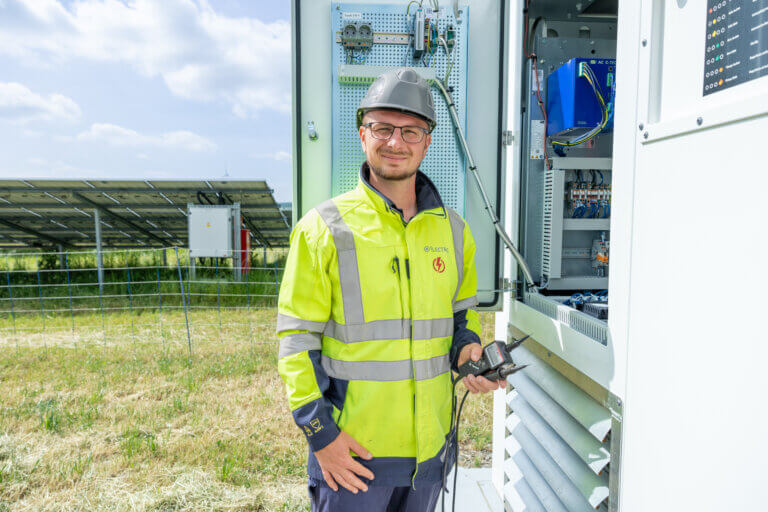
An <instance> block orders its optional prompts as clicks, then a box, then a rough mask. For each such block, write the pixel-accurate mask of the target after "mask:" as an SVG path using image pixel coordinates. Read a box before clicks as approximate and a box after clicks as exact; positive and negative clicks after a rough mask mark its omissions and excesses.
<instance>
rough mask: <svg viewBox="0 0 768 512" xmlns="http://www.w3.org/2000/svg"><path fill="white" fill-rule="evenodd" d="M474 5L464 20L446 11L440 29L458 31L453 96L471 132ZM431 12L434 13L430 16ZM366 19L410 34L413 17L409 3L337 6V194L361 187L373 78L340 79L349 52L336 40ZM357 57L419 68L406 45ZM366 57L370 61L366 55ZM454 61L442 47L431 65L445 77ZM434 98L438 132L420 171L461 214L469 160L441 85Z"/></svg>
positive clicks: (379, 47) (380, 27)
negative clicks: (365, 109)
mask: <svg viewBox="0 0 768 512" xmlns="http://www.w3.org/2000/svg"><path fill="white" fill-rule="evenodd" d="M468 10H469V8H468V7H463V13H462V16H461V20H460V21H461V23H458V22H457V21H456V19H455V18H454V16H453V12H452V11H451V10H450V9H441V10H440V12H439V16H438V18H437V28H438V33H440V34H442V33H443V32H444V31H445V28H446V27H447V26H448V25H453V27H454V28H455V29H456V39H455V46H454V48H453V51H452V53H453V58H454V64H453V68H452V71H451V76H450V78H449V80H448V85H449V86H450V87H452V88H453V91H452V95H453V99H454V102H455V103H456V108H457V109H458V111H459V115H460V116H461V123H462V127H463V128H464V129H465V130H466V120H465V114H464V112H465V110H466V109H465V105H466V69H467V55H466V48H467V45H466V40H465V37H466V27H467V26H468V25H467V24H468V19H469V18H468V16H469V13H468ZM427 15H428V16H430V14H427ZM347 20H348V21H364V22H367V23H370V24H371V27H372V29H373V32H374V33H381V32H387V33H407V32H410V25H411V23H412V20H413V13H412V12H411V15H410V16H406V14H405V4H404V5H402V6H400V5H392V4H381V5H371V4H349V3H344V4H339V3H332V4H331V27H332V34H330V35H329V37H331V38H332V41H333V43H332V44H333V51H332V52H331V56H332V57H331V58H332V62H331V67H332V69H333V77H332V79H333V85H332V94H333V135H332V137H333V144H332V146H333V153H332V159H333V161H332V171H331V180H332V187H331V188H332V194H333V195H334V196H335V195H337V194H341V193H343V192H346V191H348V190H351V189H352V188H354V187H355V186H356V185H357V176H358V172H359V170H360V165H361V164H362V162H363V161H364V160H365V154H364V153H363V151H362V149H361V147H360V139H359V137H358V134H357V128H356V126H355V112H356V111H357V106H358V105H359V104H360V100H362V99H363V96H364V95H365V92H366V90H367V89H368V85H369V84H370V79H361V80H349V79H348V77H345V78H344V80H342V81H341V82H340V80H339V66H340V65H343V64H345V63H346V62H347V58H346V53H345V51H344V48H343V47H342V45H341V44H339V43H337V42H336V34H337V32H338V31H339V30H341V27H342V26H343V25H342V24H343V22H345V21H347ZM355 56H356V57H357V59H358V60H360V62H357V63H359V64H365V65H366V66H403V65H407V66H418V67H423V66H424V64H422V63H420V62H414V61H413V59H412V57H411V47H410V46H408V45H404V44H374V45H373V47H372V48H371V49H370V50H368V51H367V52H366V53H364V54H363V53H361V52H360V51H356V52H355ZM363 56H364V59H365V60H364V62H362V58H363ZM447 64H448V61H447V59H446V56H445V52H444V51H443V49H442V48H438V50H437V51H436V52H435V53H434V55H433V56H432V57H431V62H430V67H432V68H433V69H434V70H435V73H436V76H438V77H443V76H444V75H445V69H446V66H447ZM353 69H354V63H353V64H352V65H346V66H345V74H349V73H353V71H352V70H353ZM432 96H433V98H434V102H435V110H436V111H437V127H436V128H435V130H434V131H433V132H432V143H431V145H430V147H429V151H428V152H427V156H426V158H425V159H424V161H423V162H422V164H421V167H420V169H421V170H422V171H423V172H424V173H426V174H427V176H429V178H430V179H431V180H432V181H433V182H434V183H435V185H436V186H437V188H438V190H439V191H440V195H441V196H442V198H443V202H444V203H445V205H446V206H449V207H451V208H453V209H455V210H456V211H458V212H459V213H460V214H462V215H463V214H464V183H465V162H464V156H463V155H462V153H461V151H460V149H459V147H458V144H457V140H456V136H455V134H454V130H453V126H452V124H451V119H450V117H449V114H448V109H447V107H446V104H445V101H444V100H443V98H442V95H441V94H440V91H439V90H438V89H437V88H436V87H434V86H433V87H432Z"/></svg>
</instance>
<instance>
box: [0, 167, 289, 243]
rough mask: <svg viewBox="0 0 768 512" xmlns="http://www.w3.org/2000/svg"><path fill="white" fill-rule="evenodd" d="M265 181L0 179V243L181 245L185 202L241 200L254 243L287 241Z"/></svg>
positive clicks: (282, 217) (285, 218)
mask: <svg viewBox="0 0 768 512" xmlns="http://www.w3.org/2000/svg"><path fill="white" fill-rule="evenodd" d="M272 192H273V191H272V189H270V188H269V187H268V186H267V183H266V181H166V180H163V181H156V180H136V181H130V180H126V181H111V180H108V181H102V180H0V247H5V248H11V247H14V248H22V247H57V246H58V245H61V246H62V248H64V249H75V248H88V247H95V245H96V234H95V224H94V210H95V209H99V211H100V219H101V239H102V247H105V248H106V247H111V248H142V247H147V248H149V247H169V246H181V247H186V246H187V239H188V234H187V204H188V203H193V204H234V203H240V211H241V214H242V218H243V228H245V229H249V230H250V231H251V233H252V236H253V239H252V241H251V246H252V247H259V246H266V247H285V246H287V245H288V237H289V234H290V229H291V226H290V211H287V210H284V209H283V208H281V206H280V205H279V204H278V203H277V202H276V201H275V198H274V196H273V195H272Z"/></svg>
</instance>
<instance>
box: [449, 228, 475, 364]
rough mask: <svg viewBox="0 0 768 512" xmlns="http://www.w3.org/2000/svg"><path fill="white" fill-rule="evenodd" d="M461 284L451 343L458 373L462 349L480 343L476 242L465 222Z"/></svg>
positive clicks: (455, 302) (453, 360)
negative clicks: (477, 307)
mask: <svg viewBox="0 0 768 512" xmlns="http://www.w3.org/2000/svg"><path fill="white" fill-rule="evenodd" d="M462 239H463V251H462V252H463V255H464V262H463V264H464V266H463V268H462V276H461V282H460V283H459V289H458V292H457V293H456V298H455V299H454V302H453V342H452V343H451V352H450V358H451V368H452V369H453V370H454V371H458V367H457V362H458V361H457V360H458V357H459V353H460V352H461V349H462V348H464V347H465V346H467V345H469V344H470V343H481V341H480V333H481V329H480V316H479V315H478V313H477V310H476V309H475V306H477V303H478V301H477V269H476V268H475V240H474V238H473V237H472V233H471V232H470V230H469V226H468V225H467V223H466V222H464V235H463V237H462Z"/></svg>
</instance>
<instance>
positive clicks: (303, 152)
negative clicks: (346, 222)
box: [292, 0, 506, 310]
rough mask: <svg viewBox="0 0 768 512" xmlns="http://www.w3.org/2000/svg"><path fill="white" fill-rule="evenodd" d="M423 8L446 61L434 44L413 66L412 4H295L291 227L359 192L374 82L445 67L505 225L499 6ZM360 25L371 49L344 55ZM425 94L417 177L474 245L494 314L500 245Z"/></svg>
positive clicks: (316, 0) (431, 75) (489, 0)
mask: <svg viewBox="0 0 768 512" xmlns="http://www.w3.org/2000/svg"><path fill="white" fill-rule="evenodd" d="M409 5H410V7H409ZM427 5H428V3H427V2H424V8H423V12H424V13H425V16H427V19H428V20H429V23H430V26H431V27H432V26H434V31H435V33H439V34H446V37H448V36H447V34H449V33H451V34H452V35H451V38H452V39H451V40H452V41H453V43H452V45H451V47H452V50H451V51H450V52H449V53H450V59H449V58H448V57H447V54H446V52H445V51H444V50H443V49H442V48H440V47H435V46H434V45H432V46H431V47H430V48H431V49H432V53H430V57H429V58H421V59H414V58H413V51H412V45H411V43H410V41H411V39H412V38H413V37H414V36H412V34H413V27H414V19H415V18H414V16H415V14H414V13H415V12H416V10H417V7H418V2H413V3H410V4H409V2H408V0H356V1H343V0H341V1H332V0H294V1H293V2H292V29H293V52H292V53H293V167H294V168H293V171H294V175H293V182H294V194H293V196H294V197H293V208H294V222H295V221H296V220H298V219H299V218H301V217H302V216H303V215H304V214H306V213H307V212H308V211H309V210H310V209H312V208H314V207H315V206H316V205H318V204H319V203H321V202H322V201H324V200H326V199H328V198H330V197H332V196H335V195H338V194H341V193H343V192H346V191H347V190H349V189H351V188H353V187H354V186H355V185H356V184H357V173H358V171H359V168H360V164H361V163H362V162H363V160H364V154H363V152H362V150H361V147H360V142H359V139H358V138H357V137H358V136H357V130H356V125H355V110H356V108H357V105H359V103H360V100H361V99H362V97H363V95H364V93H365V91H366V89H367V87H368V85H369V84H370V83H371V82H372V81H373V80H374V79H375V78H376V76H378V75H379V74H381V73H382V72H383V71H384V70H386V69H390V68H395V67H401V66H403V65H406V66H409V67H412V68H413V69H415V70H416V71H417V72H418V73H420V74H421V75H422V76H424V77H425V78H426V79H427V80H432V81H433V83H434V80H435V79H436V78H443V77H445V76H446V75H447V74H448V73H447V67H448V64H449V61H450V63H451V64H450V70H451V71H450V75H449V76H448V86H449V87H450V88H451V89H452V92H451V95H452V97H453V100H454V103H455V105H456V106H457V109H458V117H459V120H460V121H459V122H460V124H461V125H462V127H463V130H464V132H465V134H466V138H467V141H468V144H469V147H470V148H471V151H472V154H473V157H474V161H475V163H476V165H477V168H478V172H479V174H480V176H481V178H482V181H483V183H484V185H485V190H486V193H487V195H488V197H489V198H490V201H491V206H492V208H493V209H494V210H495V211H496V215H497V216H501V217H503V214H502V209H503V208H502V207H503V205H502V198H503V194H502V188H501V174H502V165H503V158H502V151H503V147H502V144H501V143H500V141H501V139H502V136H503V134H502V127H503V126H504V119H505V117H504V110H503V106H502V99H503V91H504V89H503V87H502V86H501V85H500V84H503V83H504V73H503V71H502V70H503V66H504V60H503V58H502V53H503V51H502V45H501V44H500V43H499V41H500V40H503V39H504V37H505V36H504V35H503V27H504V26H505V23H504V22H505V18H506V14H505V12H506V10H505V9H506V4H505V3H504V2H498V1H497V0H473V1H472V2H471V3H470V2H467V1H459V2H440V8H439V9H438V10H437V11H434V10H433V9H432V7H427ZM429 5H431V6H433V5H434V4H432V3H429ZM418 10H420V11H421V8H420V7H419V8H418ZM358 25H365V26H366V27H369V30H370V31H371V32H372V39H371V41H372V42H371V43H370V46H369V47H367V48H366V49H365V50H360V49H352V50H351V51H350V47H348V46H346V45H347V44H352V43H349V40H344V39H343V37H342V36H343V34H345V32H344V30H343V29H344V28H345V27H348V26H355V27H356V26H358ZM367 30H368V29H367ZM431 33H432V31H430V34H431ZM344 37H346V36H344ZM345 41H346V42H345ZM428 53H429V52H428ZM432 93H433V99H434V104H435V109H436V113H437V127H436V128H435V130H434V131H433V132H432V134H431V140H432V142H431V146H430V148H429V150H428V152H427V156H426V158H425V159H424V161H423V162H422V164H421V167H420V169H421V170H422V171H423V172H424V173H426V174H427V176H429V177H430V179H431V180H432V181H433V182H434V183H435V185H436V186H437V188H438V190H439V191H440V195H441V197H442V199H443V202H444V203H445V205H446V206H449V207H451V208H453V209H454V210H456V211H457V212H458V213H459V214H460V215H462V216H463V217H464V218H465V219H466V221H467V222H468V223H469V227H470V230H471V232H472V235H473V237H474V239H475V243H476V246H477V251H476V253H475V260H476V266H477V271H478V283H477V285H478V286H477V287H478V294H477V295H478V300H479V302H480V307H482V308H486V309H491V310H497V309H499V308H500V307H501V298H502V296H503V292H502V290H501V289H500V283H499V278H500V276H501V269H502V267H501V259H500V255H501V247H500V243H499V240H498V237H497V236H496V232H495V230H494V226H493V224H492V222H491V221H490V219H489V216H488V214H487V212H486V209H485V204H484V203H483V201H482V196H481V194H480V193H479V192H478V189H477V187H476V185H475V183H474V181H473V180H472V178H471V176H470V173H469V171H468V168H467V166H468V163H467V162H468V159H467V158H466V156H465V155H464V153H463V151H462V149H461V146H460V145H459V138H458V137H457V136H456V135H455V132H454V127H453V124H452V122H451V116H450V115H449V111H448V108H447V104H446V101H445V99H444V98H443V96H442V94H441V93H440V90H439V89H438V87H437V86H436V85H435V86H433V87H432Z"/></svg>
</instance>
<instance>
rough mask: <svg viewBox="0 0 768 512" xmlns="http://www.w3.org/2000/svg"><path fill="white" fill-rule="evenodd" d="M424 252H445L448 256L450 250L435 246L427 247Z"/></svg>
mask: <svg viewBox="0 0 768 512" xmlns="http://www.w3.org/2000/svg"><path fill="white" fill-rule="evenodd" d="M424 252H444V253H445V254H448V248H447V247H442V246H435V245H425V246H424Z"/></svg>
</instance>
